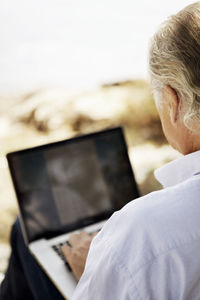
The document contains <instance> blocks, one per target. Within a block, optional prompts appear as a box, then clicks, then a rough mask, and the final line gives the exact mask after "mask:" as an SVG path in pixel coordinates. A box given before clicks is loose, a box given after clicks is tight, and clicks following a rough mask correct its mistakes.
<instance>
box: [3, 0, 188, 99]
mask: <svg viewBox="0 0 200 300" xmlns="http://www.w3.org/2000/svg"><path fill="white" fill-rule="evenodd" d="M192 2H193V1H187V0H176V1H174V0H173V1H172V0H168V1H158V0H151V1H149V0H139V1H134V0H98V1H97V0H62V1H61V0H1V1H0V94H1V95H2V94H3V95H11V94H19V93H25V92H30V91H34V90H39V89H48V88H63V89H69V90H76V89H87V88H91V87H94V86H99V85H101V84H105V83H112V82H116V81H121V80H129V79H137V78H147V56H148V41H149V38H150V37H151V36H152V34H153V33H154V31H155V30H156V28H158V26H159V24H160V23H161V22H162V21H164V20H165V19H166V18H167V16H169V15H171V14H174V13H176V12H177V11H178V10H180V9H181V8H183V7H184V6H186V5H188V4H190V3H192Z"/></svg>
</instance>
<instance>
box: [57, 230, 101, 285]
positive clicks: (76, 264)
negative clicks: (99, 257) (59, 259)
mask: <svg viewBox="0 0 200 300" xmlns="http://www.w3.org/2000/svg"><path fill="white" fill-rule="evenodd" d="M96 234H97V233H96V232H95V233H92V234H88V233H86V232H81V233H80V234H72V235H71V236H70V238H69V244H70V245H71V247H70V246H68V245H66V244H65V245H63V246H62V248H61V249H62V252H63V254H64V256H65V258H66V259H67V261H68V263H69V265H70V267H71V269H72V271H73V273H74V275H75V277H76V278H77V280H79V279H80V277H81V275H82V273H83V271H84V268H85V262H86V259H87V255H88V251H89V247H90V244H91V242H92V240H93V238H94V237H95V235H96Z"/></svg>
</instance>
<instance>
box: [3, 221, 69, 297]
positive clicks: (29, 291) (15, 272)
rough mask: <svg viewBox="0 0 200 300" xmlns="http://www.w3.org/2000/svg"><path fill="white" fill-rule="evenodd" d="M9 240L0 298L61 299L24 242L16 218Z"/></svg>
mask: <svg viewBox="0 0 200 300" xmlns="http://www.w3.org/2000/svg"><path fill="white" fill-rule="evenodd" d="M10 240H11V247H12V252H11V256H10V260H9V264H8V269H7V272H6V274H5V278H4V280H3V281H2V284H1V286H0V300H33V299H34V300H46V299H49V300H51V299H54V300H63V299H64V298H63V297H62V296H61V294H60V293H59V292H58V290H57V289H56V287H55V286H54V285H53V284H52V282H51V281H50V279H49V278H48V277H47V276H46V274H45V273H44V272H43V271H42V269H41V268H40V266H39V265H38V263H37V262H36V260H35V259H34V258H33V256H32V255H31V254H30V252H29V250H28V248H27V247H26V245H25V244H24V239H23V236H22V233H21V228H20V224H19V221H18V220H17V221H16V222H15V224H14V225H13V227H12V232H11V238H10Z"/></svg>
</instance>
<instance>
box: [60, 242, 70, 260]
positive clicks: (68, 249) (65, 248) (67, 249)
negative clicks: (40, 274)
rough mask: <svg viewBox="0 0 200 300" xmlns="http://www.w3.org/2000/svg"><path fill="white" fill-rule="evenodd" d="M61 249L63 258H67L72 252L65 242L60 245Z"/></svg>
mask: <svg viewBox="0 0 200 300" xmlns="http://www.w3.org/2000/svg"><path fill="white" fill-rule="evenodd" d="M61 251H62V253H63V254H64V256H65V258H66V259H67V260H69V259H70V257H71V254H72V248H71V247H69V246H68V245H66V244H65V245H63V246H62V247H61Z"/></svg>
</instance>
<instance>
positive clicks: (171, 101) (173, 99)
mask: <svg viewBox="0 0 200 300" xmlns="http://www.w3.org/2000/svg"><path fill="white" fill-rule="evenodd" d="M163 97H164V101H166V102H167V104H168V107H169V116H170V120H171V123H172V124H173V125H175V124H176V122H177V120H178V117H179V112H180V105H181V101H180V99H179V97H178V95H177V92H176V91H175V90H174V89H173V88H172V87H171V86H169V85H166V86H165V87H164V90H163Z"/></svg>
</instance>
